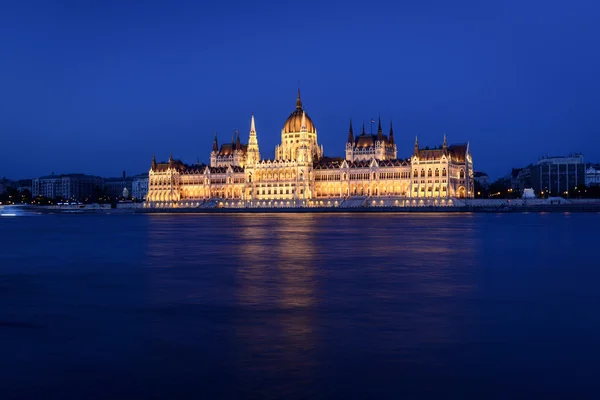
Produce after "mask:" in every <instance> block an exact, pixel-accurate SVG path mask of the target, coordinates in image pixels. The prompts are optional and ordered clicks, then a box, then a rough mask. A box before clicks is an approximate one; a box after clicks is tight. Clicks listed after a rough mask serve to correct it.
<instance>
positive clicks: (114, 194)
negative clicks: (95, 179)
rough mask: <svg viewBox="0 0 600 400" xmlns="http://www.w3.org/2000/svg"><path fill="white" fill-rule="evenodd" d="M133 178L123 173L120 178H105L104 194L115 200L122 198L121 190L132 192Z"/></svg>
mask: <svg viewBox="0 0 600 400" xmlns="http://www.w3.org/2000/svg"><path fill="white" fill-rule="evenodd" d="M132 185H133V178H132V177H128V176H127V174H126V173H125V171H123V175H122V176H121V177H120V178H105V179H104V186H103V188H104V192H105V193H106V194H107V195H108V196H109V197H111V198H113V199H116V198H118V197H121V196H123V190H124V189H127V191H128V193H131V192H132V190H133V189H132Z"/></svg>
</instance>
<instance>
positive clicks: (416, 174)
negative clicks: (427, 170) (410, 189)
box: [413, 169, 419, 178]
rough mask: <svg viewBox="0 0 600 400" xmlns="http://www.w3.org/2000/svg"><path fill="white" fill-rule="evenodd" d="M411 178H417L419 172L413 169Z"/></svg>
mask: <svg viewBox="0 0 600 400" xmlns="http://www.w3.org/2000/svg"><path fill="white" fill-rule="evenodd" d="M413 177H414V178H418V177H419V172H418V171H417V170H416V169H415V172H414V173H413Z"/></svg>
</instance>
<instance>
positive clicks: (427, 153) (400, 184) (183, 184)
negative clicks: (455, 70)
mask: <svg viewBox="0 0 600 400" xmlns="http://www.w3.org/2000/svg"><path fill="white" fill-rule="evenodd" d="M345 150H346V151H345V157H344V158H335V157H327V156H325V155H324V150H323V146H322V145H320V144H319V142H318V135H317V129H316V127H315V124H314V123H313V121H312V119H311V118H310V117H309V115H308V114H307V113H306V111H305V110H304V108H303V105H302V100H301V97H300V91H299V90H298V97H297V99H296V108H295V109H294V110H293V111H292V112H291V113H290V115H289V116H288V118H287V120H286V121H285V123H284V125H283V129H282V130H281V142H280V144H279V145H277V146H276V147H275V157H274V159H263V158H262V157H261V152H260V148H259V143H258V134H257V129H256V121H255V117H254V115H252V116H251V118H250V131H249V135H248V143H247V144H244V143H242V142H241V138H240V135H239V132H236V133H235V134H234V136H233V137H232V139H231V142H227V143H222V144H221V145H220V146H219V141H218V138H217V135H216V134H215V136H214V139H213V146H212V151H211V153H210V165H203V164H200V163H196V164H194V165H186V164H184V163H183V162H181V161H179V160H175V159H174V158H173V156H172V155H171V156H170V157H169V160H168V162H164V163H159V162H157V161H156V158H155V157H153V159H152V164H151V168H150V171H149V174H148V196H147V202H146V207H197V206H200V205H201V204H202V203H203V202H205V201H207V200H213V201H217V202H219V204H220V203H223V206H232V207H306V206H315V205H322V204H325V203H326V204H329V205H332V206H336V205H340V204H341V203H342V202H345V201H347V200H351V199H357V200H358V203H359V204H360V203H363V202H365V201H367V200H369V201H371V200H372V201H378V200H380V201H381V204H383V199H384V198H390V197H392V196H393V197H394V198H395V202H394V204H395V205H449V204H452V199H456V198H472V197H473V196H474V192H473V160H472V156H471V152H470V148H469V144H468V143H467V144H454V145H448V143H447V140H446V135H444V137H443V142H442V145H441V146H438V147H434V148H429V147H424V148H423V147H420V146H419V143H418V138H417V139H415V145H414V148H413V151H412V155H411V156H409V157H407V158H398V157H397V145H396V142H395V139H394V132H393V128H392V124H391V123H390V128H389V133H388V134H384V133H383V129H382V126H381V119H379V121H378V129H377V134H374V135H373V134H367V133H365V130H364V124H363V128H362V131H361V133H360V134H359V135H355V134H354V129H353V126H352V122H350V126H349V130H348V134H347V139H346V147H345ZM323 200H326V202H325V203H324V202H323ZM377 204H380V203H379V202H378V203H377Z"/></svg>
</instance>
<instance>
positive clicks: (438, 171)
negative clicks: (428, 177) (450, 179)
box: [435, 168, 440, 176]
mask: <svg viewBox="0 0 600 400" xmlns="http://www.w3.org/2000/svg"><path fill="white" fill-rule="evenodd" d="M435 176H440V170H439V169H438V168H436V169H435Z"/></svg>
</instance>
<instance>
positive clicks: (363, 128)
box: [361, 121, 366, 136]
mask: <svg viewBox="0 0 600 400" xmlns="http://www.w3.org/2000/svg"><path fill="white" fill-rule="evenodd" d="M361 135H363V136H364V135H366V133H365V121H363V125H362V133H361Z"/></svg>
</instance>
